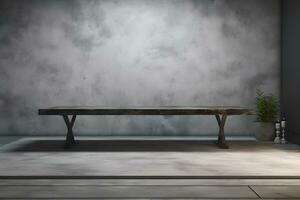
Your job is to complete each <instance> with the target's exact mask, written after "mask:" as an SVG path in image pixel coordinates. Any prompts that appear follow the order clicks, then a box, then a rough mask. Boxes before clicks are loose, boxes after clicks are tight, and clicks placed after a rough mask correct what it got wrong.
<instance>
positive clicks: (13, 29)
mask: <svg viewBox="0 0 300 200" xmlns="http://www.w3.org/2000/svg"><path fill="white" fill-rule="evenodd" d="M0 9H1V10H0V134H6V135H8V134H14V135H16V134H35V135H46V134H64V133H65V126H64V123H63V120H62V119H61V118H60V117H56V116H53V117H47V116H38V115H37V109H38V108H42V107H49V106H56V105H99V106H171V105H177V106H186V105H187V106H199V105H201V106H203V105H241V106H250V107H253V106H254V100H255V90H256V89H257V88H260V89H263V90H265V91H272V92H274V91H275V92H277V91H278V88H279V2H278V1H277V0H264V1H261V0H251V1H249V0H199V1H196V0H194V1H191V0H175V1H172V0H151V1H150V0H116V1H113V0H111V1H110V0H107V1H96V0H95V1H89V0H87V1H72V0H70V1H67V0H57V1H55V0H44V1H34V0H27V1H17V0H15V1H14V0H9V1H8V0H7V1H1V7H0ZM253 120H254V118H253V117H231V118H229V119H228V124H227V125H226V129H227V133H228V134H231V135H251V134H252V133H253V131H254V125H253ZM75 131H76V133H77V134H82V135H84V134H105V135H125V134H126V135H212V134H216V133H217V123H216V121H215V119H214V117H213V116H212V117H207V116H201V117H195V116H194V117H193V116H187V117H184V116H181V117H178V116H174V117H162V116H157V117H155V116H152V117H150V116H131V117H124V116H123V117H122V116H115V117H114V116H110V117H97V116H92V117H78V120H77V123H76V125H75Z"/></svg>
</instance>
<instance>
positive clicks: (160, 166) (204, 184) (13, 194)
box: [0, 137, 300, 200]
mask: <svg viewBox="0 0 300 200" xmlns="http://www.w3.org/2000/svg"><path fill="white" fill-rule="evenodd" d="M0 141H1V142H0V199H243V200H246V199H300V146H297V145H292V144H287V145H274V144H272V143H258V142H256V141H254V140H249V139H247V140H241V139H238V140H236V139H235V140H234V139H232V140H231V141H230V142H229V144H230V149H227V150H224V149H218V148H217V147H216V146H215V145H214V144H213V142H211V141H203V140H202V139H198V138H171V139H167V138H166V139H161V138H156V139H155V138H154V139H153V138H152V139H151V140H147V141H145V138H144V139H143V138H131V139H130V138H126V137H125V138H95V137H81V138H79V142H80V143H79V144H78V145H76V146H74V147H72V148H65V147H64V142H63V138H60V137H48V138H44V137H43V138H39V137H26V138H21V137H6V138H3V139H2V140H1V137H0Z"/></svg>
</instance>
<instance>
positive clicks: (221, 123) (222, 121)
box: [215, 114, 229, 149]
mask: <svg viewBox="0 0 300 200" xmlns="http://www.w3.org/2000/svg"><path fill="white" fill-rule="evenodd" d="M215 116H216V119H217V121H218V125H219V136H218V141H217V146H218V147H220V148H221V149H228V148H229V146H228V145H227V144H226V139H225V134H224V126H225V122H226V118H227V115H226V114H223V115H221V116H222V117H220V115H215Z"/></svg>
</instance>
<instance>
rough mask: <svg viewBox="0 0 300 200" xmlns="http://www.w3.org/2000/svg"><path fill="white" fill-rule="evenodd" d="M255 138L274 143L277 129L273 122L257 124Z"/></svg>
mask: <svg viewBox="0 0 300 200" xmlns="http://www.w3.org/2000/svg"><path fill="white" fill-rule="evenodd" d="M255 137H256V139H257V140H258V141H273V140H274V138H275V129H274V124H273V123H272V122H256V132H255Z"/></svg>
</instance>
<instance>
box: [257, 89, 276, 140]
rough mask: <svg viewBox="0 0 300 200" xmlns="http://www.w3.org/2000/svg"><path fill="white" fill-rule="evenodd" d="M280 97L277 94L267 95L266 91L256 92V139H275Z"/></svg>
mask: <svg viewBox="0 0 300 200" xmlns="http://www.w3.org/2000/svg"><path fill="white" fill-rule="evenodd" d="M278 111H279V99H278V97H277V95H275V94H269V95H266V94H265V93H264V92H262V91H260V90H257V92H256V116H257V118H256V122H257V129H256V133H255V136H256V139H257V140H259V141H271V140H274V137H275V134H274V122H275V121H276V119H277V117H278Z"/></svg>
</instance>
